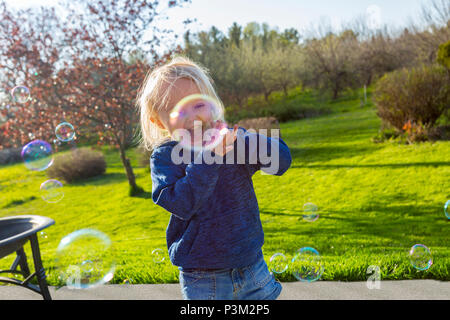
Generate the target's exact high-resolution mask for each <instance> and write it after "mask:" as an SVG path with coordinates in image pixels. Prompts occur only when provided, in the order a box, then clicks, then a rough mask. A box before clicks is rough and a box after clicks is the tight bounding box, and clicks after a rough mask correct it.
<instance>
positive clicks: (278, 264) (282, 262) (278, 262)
mask: <svg viewBox="0 0 450 320" xmlns="http://www.w3.org/2000/svg"><path fill="white" fill-rule="evenodd" d="M269 265H270V269H271V270H272V272H274V273H283V272H285V271H286V270H287V269H288V258H286V256H285V255H284V254H282V253H280V252H278V253H275V254H274V255H273V256H272V257H271V258H270V261H269Z"/></svg>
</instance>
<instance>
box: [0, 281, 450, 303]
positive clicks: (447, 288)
mask: <svg viewBox="0 0 450 320" xmlns="http://www.w3.org/2000/svg"><path fill="white" fill-rule="evenodd" d="M282 285H283V291H282V293H281V295H280V296H279V298H278V299H279V300H450V282H449V281H447V282H444V281H435V280H402V281H381V282H380V289H368V288H367V283H366V282H340V281H337V282H330V281H318V282H313V283H303V282H285V283H282ZM50 294H51V295H52V298H53V299H54V300H181V299H182V296H181V293H180V286H179V284H176V283H175V284H144V285H119V284H117V285H103V286H101V287H98V288H93V289H88V290H75V289H68V288H67V287H63V288H60V289H58V290H56V289H55V287H50ZM0 300H42V297H41V296H40V295H38V294H36V293H34V292H32V291H30V290H28V289H24V288H21V287H17V286H0Z"/></svg>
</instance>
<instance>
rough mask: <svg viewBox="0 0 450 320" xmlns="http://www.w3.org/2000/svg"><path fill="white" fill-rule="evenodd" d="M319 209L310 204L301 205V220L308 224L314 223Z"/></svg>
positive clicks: (317, 217)
mask: <svg viewBox="0 0 450 320" xmlns="http://www.w3.org/2000/svg"><path fill="white" fill-rule="evenodd" d="M318 211H319V208H318V207H317V206H316V205H315V204H314V203H311V202H308V203H305V204H304V205H303V220H305V221H308V222H314V221H316V220H317V219H319V212H318Z"/></svg>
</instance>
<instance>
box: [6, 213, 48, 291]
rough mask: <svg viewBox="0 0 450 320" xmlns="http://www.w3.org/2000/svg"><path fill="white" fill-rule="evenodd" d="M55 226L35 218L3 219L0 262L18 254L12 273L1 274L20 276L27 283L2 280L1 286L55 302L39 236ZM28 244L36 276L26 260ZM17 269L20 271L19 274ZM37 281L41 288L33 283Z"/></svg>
mask: <svg viewBox="0 0 450 320" xmlns="http://www.w3.org/2000/svg"><path fill="white" fill-rule="evenodd" d="M54 223H55V221H54V220H52V219H50V218H47V217H41V216H33V215H23V216H14V217H6V218H0V259H1V258H3V257H6V256H8V255H10V254H11V253H14V252H15V253H16V254H17V256H16V259H15V260H14V262H13V264H12V266H11V268H10V269H9V270H0V273H10V274H19V275H22V276H23V277H24V278H25V280H23V281H21V280H19V279H15V278H6V277H0V282H5V283H10V284H15V285H19V286H22V287H25V288H27V289H30V290H32V291H34V292H37V293H39V294H41V295H42V297H43V298H44V299H45V300H51V299H52V297H51V296H50V292H49V290H48V285H47V281H46V280H45V278H46V276H45V270H44V267H43V266H42V261H41V253H40V251H39V242H38V237H37V232H39V231H41V230H42V229H45V228H47V227H49V226H51V225H52V224H54ZM28 240H29V241H30V245H31V252H32V254H33V261H34V270H35V272H33V273H30V268H29V267H28V263H27V257H26V255H25V251H24V250H23V246H24V245H25V244H26V243H27V242H28ZM17 267H20V270H18V269H17ZM34 277H36V279H37V282H38V285H39V286H36V285H34V284H32V283H30V281H31V280H32V279H33V278H34Z"/></svg>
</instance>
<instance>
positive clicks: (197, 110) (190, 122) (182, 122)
mask: <svg viewBox="0 0 450 320" xmlns="http://www.w3.org/2000/svg"><path fill="white" fill-rule="evenodd" d="M193 94H200V90H199V89H198V87H197V85H196V84H195V83H194V82H193V81H192V80H189V79H183V78H182V79H179V80H177V81H175V83H174V86H173V88H172V89H171V95H170V97H169V101H168V106H167V109H165V110H160V111H159V112H158V116H159V120H160V122H161V124H162V125H163V126H164V128H165V129H166V130H167V131H169V133H170V135H171V136H173V135H174V132H175V131H176V130H177V129H186V130H188V131H189V132H190V133H191V134H192V136H193V132H194V127H195V126H196V125H199V124H201V126H202V131H205V130H207V129H208V128H211V127H212V126H213V115H212V110H211V105H210V104H209V103H207V102H205V101H201V100H192V101H190V102H189V103H187V104H185V105H184V106H183V107H182V108H181V109H179V110H177V111H178V112H177V115H176V116H174V113H173V110H174V107H175V106H176V104H177V103H178V102H179V101H180V100H181V99H183V98H185V97H187V96H190V95H193Z"/></svg>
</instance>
